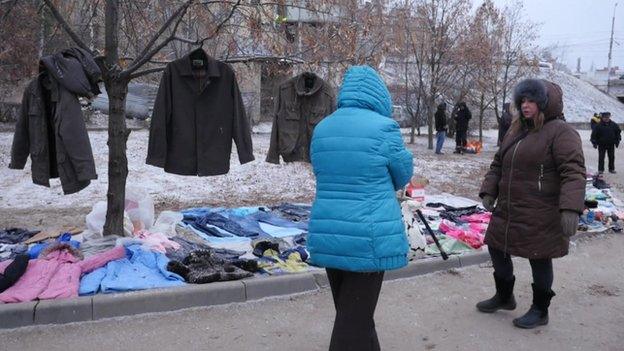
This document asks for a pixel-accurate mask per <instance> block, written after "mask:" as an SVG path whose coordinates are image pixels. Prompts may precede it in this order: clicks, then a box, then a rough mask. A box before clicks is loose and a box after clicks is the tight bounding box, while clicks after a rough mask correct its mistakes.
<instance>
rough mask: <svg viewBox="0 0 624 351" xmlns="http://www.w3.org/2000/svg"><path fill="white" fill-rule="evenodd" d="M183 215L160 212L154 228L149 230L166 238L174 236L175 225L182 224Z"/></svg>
mask: <svg viewBox="0 0 624 351" xmlns="http://www.w3.org/2000/svg"><path fill="white" fill-rule="evenodd" d="M182 219H184V215H182V213H180V212H174V211H162V212H161V213H160V215H158V219H157V220H156V223H155V224H154V226H153V227H152V228H151V229H150V231H151V232H152V233H161V234H164V235H165V236H167V237H168V238H171V237H174V236H176V230H175V228H176V225H177V224H178V223H180V222H182Z"/></svg>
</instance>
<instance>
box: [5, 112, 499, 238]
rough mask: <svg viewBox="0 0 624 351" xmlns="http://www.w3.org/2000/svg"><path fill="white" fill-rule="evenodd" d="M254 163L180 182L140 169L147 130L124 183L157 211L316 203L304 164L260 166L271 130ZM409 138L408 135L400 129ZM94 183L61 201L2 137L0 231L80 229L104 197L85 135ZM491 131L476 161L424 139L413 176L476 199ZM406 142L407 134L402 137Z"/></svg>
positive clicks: (96, 138) (101, 157) (102, 170)
mask: <svg viewBox="0 0 624 351" xmlns="http://www.w3.org/2000/svg"><path fill="white" fill-rule="evenodd" d="M254 131H255V132H256V134H254V135H253V141H254V155H255V156H256V160H255V161H253V162H250V163H248V164H245V165H240V164H239V162H238V157H237V156H236V153H235V151H234V152H233V153H232V157H231V160H232V165H231V170H230V173H228V174H227V175H222V176H216V177H201V178H200V177H184V176H178V175H172V174H167V173H165V172H164V171H163V170H162V169H160V168H156V167H152V166H148V165H146V164H145V157H146V154H147V151H146V148H147V141H148V132H147V131H146V130H134V131H132V133H131V134H130V138H129V140H128V168H129V176H128V185H129V186H140V187H143V188H145V189H147V190H148V191H149V193H150V194H151V195H152V196H153V198H154V202H155V203H156V207H157V209H158V210H163V209H173V210H177V209H181V208H186V207H191V206H198V205H209V206H228V207H236V206H244V205H261V204H268V205H270V204H276V203H280V202H284V201H289V202H307V203H310V202H312V200H313V199H314V192H315V181H314V176H313V173H312V170H311V167H310V165H308V164H306V163H292V164H282V165H273V164H270V163H267V162H265V161H264V159H265V158H266V154H267V150H268V147H269V136H270V135H269V132H270V126H268V125H265V124H261V125H260V126H258V127H256V128H254ZM404 132H406V133H407V130H406V131H404ZM89 135H90V138H91V145H92V148H93V150H94V154H95V162H96V168H97V172H98V176H99V178H98V179H97V180H96V181H94V182H92V184H91V185H90V186H89V187H87V188H86V189H84V190H83V191H81V192H79V193H77V194H72V195H63V194H62V190H61V186H60V181H59V180H52V183H51V185H52V186H51V188H46V187H41V186H37V185H34V184H32V180H31V172H30V161H29V163H28V164H27V165H26V167H25V169H24V170H11V169H8V167H7V166H8V163H9V159H10V148H11V142H12V140H13V134H12V133H10V132H6V133H0V155H1V156H0V189H1V190H2V191H1V192H0V227H5V226H31V227H32V226H33V224H34V225H37V226H45V227H47V226H59V225H81V224H82V223H84V216H85V215H86V213H88V212H89V210H90V209H91V206H92V205H93V204H94V203H95V202H97V201H101V200H105V199H106V189H107V177H108V172H107V162H108V148H107V146H106V139H107V137H108V135H107V132H105V131H91V132H89ZM495 136H496V131H487V132H486V135H485V140H486V145H485V148H486V151H484V152H483V153H482V154H481V155H461V156H460V155H453V154H452V149H453V146H454V142H453V141H452V140H450V139H447V142H446V145H445V149H444V151H445V152H446V154H445V155H441V156H439V155H435V154H434V153H433V152H432V151H431V150H428V149H427V138H426V137H424V136H423V137H418V138H417V139H416V143H415V144H414V145H409V147H410V149H412V151H413V152H414V154H415V156H416V157H415V162H414V164H415V174H418V175H422V176H424V177H426V178H428V179H429V180H430V182H431V184H430V188H429V189H428V191H431V192H439V191H444V192H451V193H454V194H456V195H460V196H466V197H470V198H475V197H476V196H477V192H478V186H479V183H480V180H481V177H482V175H483V173H484V172H485V170H486V169H487V167H488V165H489V162H490V161H491V159H492V155H493V153H492V151H488V150H493V149H494V148H495V144H494V141H495ZM405 140H406V141H407V140H408V139H407V135H406V136H405Z"/></svg>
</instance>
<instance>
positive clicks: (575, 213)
mask: <svg viewBox="0 0 624 351" xmlns="http://www.w3.org/2000/svg"><path fill="white" fill-rule="evenodd" d="M562 95H563V93H562V90H561V88H560V87H559V86H558V85H556V84H554V83H552V82H549V81H546V80H541V79H527V80H524V81H521V82H520V83H518V85H517V86H516V87H515V89H514V93H513V101H514V104H515V106H516V110H517V111H518V112H517V115H516V116H515V117H514V121H513V122H512V124H511V127H510V129H509V132H507V135H505V137H504V139H503V143H502V144H501V146H500V148H499V150H498V152H497V153H496V155H495V156H494V161H493V162H492V164H491V166H490V170H489V172H488V173H487V174H486V175H485V179H484V180H483V184H482V186H481V190H480V192H479V197H481V199H483V207H485V208H486V209H487V210H488V211H491V212H492V219H491V221H490V224H489V226H488V229H487V231H486V234H485V243H486V244H487V245H488V250H489V253H490V258H491V259H492V264H493V266H494V283H495V286H496V294H495V295H494V297H492V298H490V299H487V300H484V301H481V302H479V303H477V306H476V307H477V309H478V310H479V311H480V312H483V313H493V312H496V311H497V310H500V309H504V310H514V309H515V308H516V300H515V297H514V294H513V289H514V284H515V280H516V278H515V276H514V274H513V263H512V260H511V257H512V256H518V257H523V258H527V259H528V260H529V263H530V264H531V271H532V274H533V284H532V288H533V304H532V305H531V308H530V309H529V311H528V312H526V313H525V314H524V315H523V316H522V317H519V318H516V319H514V320H513V324H514V325H515V326H516V327H519V328H526V329H530V328H535V327H537V326H540V325H545V324H548V308H549V306H550V301H551V299H552V298H553V297H554V296H555V293H554V292H553V291H552V284H553V276H554V274H553V265H552V260H553V259H554V258H558V257H563V256H565V255H567V254H568V247H569V243H570V239H569V238H570V237H571V236H572V235H574V234H575V233H576V229H577V227H578V223H579V215H580V214H581V213H582V212H583V210H584V208H585V205H584V200H585V158H584V156H583V144H582V142H581V138H580V136H579V134H578V133H577V131H576V130H575V129H574V128H573V127H572V126H571V125H569V124H567V123H566V122H565V121H563V120H562V119H560V116H561V114H562V113H563V99H562Z"/></svg>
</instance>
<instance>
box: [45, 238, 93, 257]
mask: <svg viewBox="0 0 624 351" xmlns="http://www.w3.org/2000/svg"><path fill="white" fill-rule="evenodd" d="M63 250H67V251H68V252H69V253H70V254H72V255H73V256H74V257H76V258H78V259H80V260H82V259H84V256H83V255H82V252H80V250H78V249H75V248H73V247H72V246H71V245H70V244H68V243H62V242H61V243H54V244H50V245H48V247H46V248H45V249H43V251H41V253H40V254H39V257H40V258H45V257H46V256H48V255H49V254H50V253H51V252H54V251H63Z"/></svg>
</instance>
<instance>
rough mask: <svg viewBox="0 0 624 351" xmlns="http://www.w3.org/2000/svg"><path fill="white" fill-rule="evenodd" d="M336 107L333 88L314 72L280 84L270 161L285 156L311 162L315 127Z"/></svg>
mask: <svg viewBox="0 0 624 351" xmlns="http://www.w3.org/2000/svg"><path fill="white" fill-rule="evenodd" d="M335 108H336V97H335V94H334V92H333V90H332V88H331V87H330V86H329V84H328V83H327V82H325V81H324V80H323V79H321V78H320V77H319V76H317V75H316V74H314V73H310V72H305V73H302V74H300V75H298V76H296V77H294V78H292V79H290V80H288V81H286V82H285V83H283V84H282V85H280V86H279V88H278V89H277V94H276V96H275V108H274V113H273V128H272V130H271V144H270V146H269V152H268V155H267V159H266V161H267V162H270V163H275V164H279V162H280V155H281V156H282V158H283V159H284V162H294V161H305V162H310V140H311V139H312V132H313V131H314V127H316V125H317V124H318V123H319V122H320V121H321V120H323V118H325V117H326V116H328V115H329V114H331V113H332V112H334V110H335Z"/></svg>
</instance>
